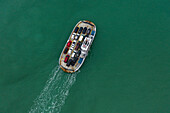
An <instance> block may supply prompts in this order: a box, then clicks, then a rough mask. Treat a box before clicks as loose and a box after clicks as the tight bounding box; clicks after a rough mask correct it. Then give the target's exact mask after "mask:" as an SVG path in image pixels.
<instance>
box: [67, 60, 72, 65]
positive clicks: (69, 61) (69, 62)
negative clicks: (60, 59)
mask: <svg viewBox="0 0 170 113" xmlns="http://www.w3.org/2000/svg"><path fill="white" fill-rule="evenodd" d="M71 62H72V59H69V60H68V62H67V64H66V66H68V67H69V66H70V64H71Z"/></svg>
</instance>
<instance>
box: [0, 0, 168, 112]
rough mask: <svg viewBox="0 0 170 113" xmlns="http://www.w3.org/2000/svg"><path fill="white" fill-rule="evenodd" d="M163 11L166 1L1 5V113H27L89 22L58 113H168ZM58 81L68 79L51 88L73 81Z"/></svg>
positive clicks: (14, 1) (10, 1)
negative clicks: (84, 47)
mask: <svg viewBox="0 0 170 113" xmlns="http://www.w3.org/2000/svg"><path fill="white" fill-rule="evenodd" d="M169 6H170V1H169V0H142V1H139V0H137V1H134V0H107V1H106V0H100V1H95V0H93V1H90V0H73V1H71V0H65V1H64V0H63V1H61V0H60V1H59V0H58V1H57V0H51V1H47V0H45V1H38V0H29V1H28V0H27V1H26V0H1V1H0V77H1V79H0V113H25V112H29V111H30V109H31V106H33V105H35V103H34V101H35V99H36V98H37V97H39V96H40V95H41V94H42V92H43V89H44V88H45V87H46V86H47V85H48V83H46V81H48V80H49V79H50V77H51V76H53V75H55V74H52V75H50V74H51V73H52V70H53V71H54V69H55V67H56V66H58V59H59V56H60V53H61V51H62V49H63V47H64V44H65V43H66V41H67V39H68V37H69V35H70V33H71V31H72V29H73V27H74V26H75V24H76V23H77V22H78V21H79V20H90V21H92V22H94V23H95V24H96V26H97V34H96V37H95V40H94V42H93V45H92V47H91V51H90V53H89V55H88V57H87V59H86V61H85V63H84V64H83V66H82V68H81V69H80V72H78V73H76V74H75V75H76V76H75V80H74V81H73V84H68V85H66V86H67V87H68V88H67V91H69V93H68V92H66V96H65V97H64V98H61V99H63V100H62V101H63V103H62V106H61V113H170V107H169V106H170V7H169ZM60 71H61V70H60ZM60 73H62V74H57V75H56V76H59V75H60V76H61V77H63V76H64V77H65V76H66V77H65V78H66V79H64V78H63V79H62V80H61V81H60V80H58V79H57V81H54V82H53V83H55V84H57V83H58V82H61V84H62V81H63V83H67V82H65V81H64V80H66V81H67V80H68V81H69V80H70V81H71V79H69V76H70V75H68V76H67V74H66V73H64V72H60ZM68 83H69V82H68ZM58 86H60V85H58ZM61 86H65V85H61ZM63 89H65V88H64V87H63ZM58 90H59V89H56V92H55V91H54V89H51V90H50V91H54V92H53V93H52V94H51V96H52V97H54V96H55V95H58V94H59V93H58V92H57V91H58ZM47 91H48V90H47ZM65 91H66V90H65ZM46 93H47V92H46ZM60 93H61V92H60ZM64 94H65V93H63V94H62V93H61V96H62V97H63V95H64ZM42 97H43V96H42ZM40 102H41V101H40ZM64 103H65V104H64ZM40 104H41V103H40ZM50 104H51V103H49V104H47V106H46V107H47V108H48V106H50ZM56 104H57V103H56ZM51 109H52V108H51ZM53 109H54V111H55V110H56V107H54V108H53ZM44 112H45V111H44ZM46 112H48V111H46Z"/></svg>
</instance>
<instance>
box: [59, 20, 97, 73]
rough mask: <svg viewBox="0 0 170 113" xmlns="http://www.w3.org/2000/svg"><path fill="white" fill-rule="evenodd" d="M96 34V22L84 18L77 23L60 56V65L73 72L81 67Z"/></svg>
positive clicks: (63, 68)
mask: <svg viewBox="0 0 170 113" xmlns="http://www.w3.org/2000/svg"><path fill="white" fill-rule="evenodd" d="M95 35H96V26H95V24H94V23H92V22H90V21H87V20H84V21H79V22H78V23H77V24H76V26H75V27H74V29H73V31H72V32H71V34H70V36H69V38H68V40H67V43H66V44H65V46H64V48H63V50H62V52H61V55H60V58H59V65H60V68H61V69H62V70H63V71H65V72H67V73H73V72H76V71H78V70H79V69H80V67H81V66H82V64H83V63H84V61H85V59H86V57H87V55H88V51H89V50H90V47H91V45H92V42H93V40H94V37H95Z"/></svg>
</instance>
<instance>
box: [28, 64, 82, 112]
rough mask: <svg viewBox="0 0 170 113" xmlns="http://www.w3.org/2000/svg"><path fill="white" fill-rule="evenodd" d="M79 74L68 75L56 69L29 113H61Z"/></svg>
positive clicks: (58, 68)
mask: <svg viewBox="0 0 170 113" xmlns="http://www.w3.org/2000/svg"><path fill="white" fill-rule="evenodd" d="M78 73H79V72H77V73H74V74H66V73H64V72H63V71H62V70H61V69H60V67H59V66H57V67H55V68H54V69H53V71H52V73H51V74H50V78H49V80H48V81H47V82H46V85H45V87H44V89H43V90H42V91H41V93H40V95H39V96H38V97H37V98H36V99H35V101H34V105H33V106H32V107H31V110H30V111H29V113H44V112H48V113H59V112H60V111H61V107H62V106H63V105H64V103H65V99H66V98H67V96H68V93H69V89H70V88H71V86H72V85H73V84H74V82H75V81H76V76H77V74H78Z"/></svg>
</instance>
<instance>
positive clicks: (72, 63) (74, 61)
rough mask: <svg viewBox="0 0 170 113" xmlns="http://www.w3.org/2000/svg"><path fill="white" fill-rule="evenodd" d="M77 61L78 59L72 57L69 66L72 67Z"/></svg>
mask: <svg viewBox="0 0 170 113" xmlns="http://www.w3.org/2000/svg"><path fill="white" fill-rule="evenodd" d="M77 60H78V57H74V58H73V60H72V62H71V65H72V66H74V65H75V63H76V62H77Z"/></svg>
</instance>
